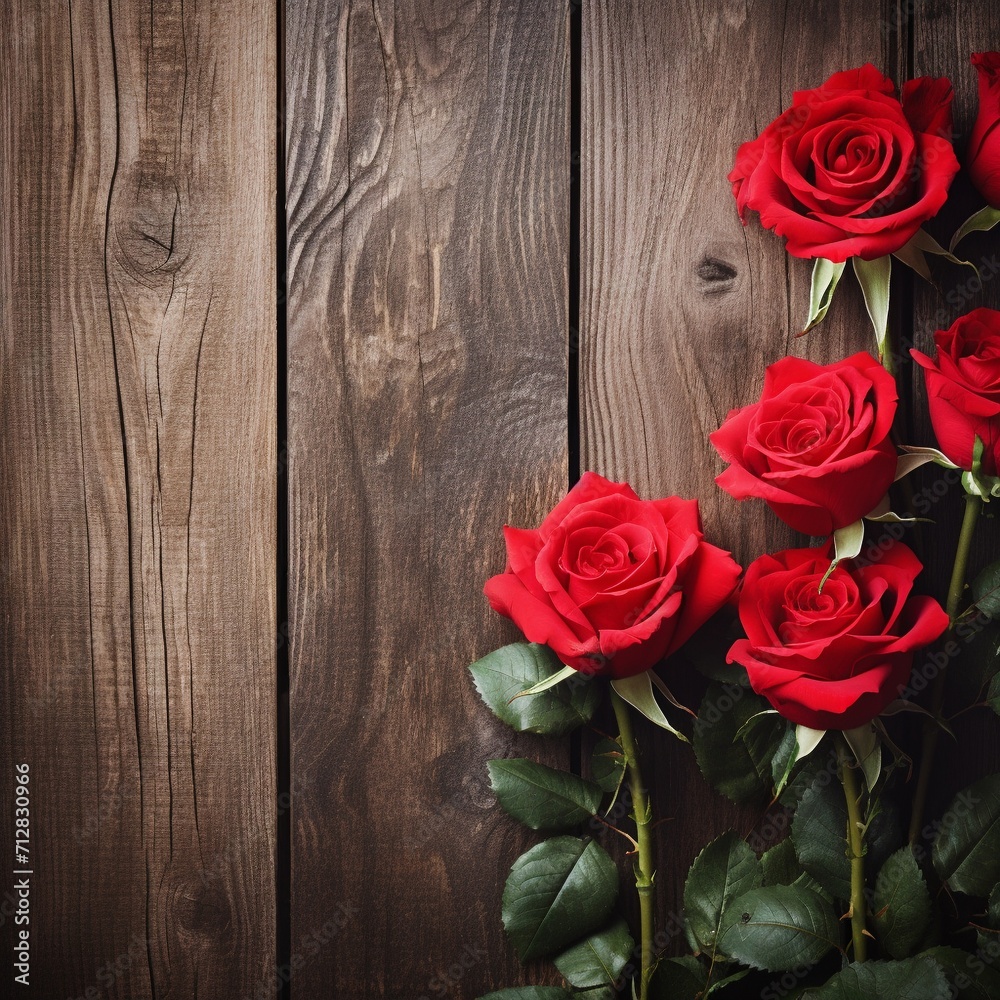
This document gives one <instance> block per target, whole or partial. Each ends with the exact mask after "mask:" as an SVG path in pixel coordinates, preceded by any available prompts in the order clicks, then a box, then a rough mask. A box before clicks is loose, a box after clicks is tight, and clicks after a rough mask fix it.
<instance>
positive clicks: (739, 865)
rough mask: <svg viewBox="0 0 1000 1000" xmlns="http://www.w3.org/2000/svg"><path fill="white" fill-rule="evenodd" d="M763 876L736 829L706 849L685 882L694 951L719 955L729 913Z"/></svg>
mask: <svg viewBox="0 0 1000 1000" xmlns="http://www.w3.org/2000/svg"><path fill="white" fill-rule="evenodd" d="M763 877H764V876H763V869H762V868H761V864H760V861H759V860H758V859H757V855H756V854H754V852H753V851H752V850H751V849H750V848H749V847H748V846H747V844H746V843H744V841H743V840H741V839H740V837H739V835H738V834H736V833H734V832H733V831H732V830H730V831H729V832H728V833H724V834H723V835H722V836H721V837H719V838H718V839H717V840H713V841H712V843H710V844H709V845H708V846H707V847H705V848H704V849H703V850H702V852H701V853H700V854H699V855H698V857H696V858H695V859H694V864H692V865H691V870H690V871H689V872H688V877H687V881H686V882H685V883H684V931H685V933H686V934H687V939H688V943H689V944H690V945H691V947H692V949H693V950H694V951H696V952H697V951H703V952H707V953H708V954H709V955H714V954H715V951H716V947H717V945H718V938H719V931H720V928H721V926H722V922H723V919H724V917H725V914H726V910H727V909H728V907H729V906H730V904H731V903H732V902H733V900H734V899H735V898H736V897H737V896H742V895H743V894H744V893H745V892H749V891H750V890H751V889H756V888H759V886H760V885H761V882H762V881H763Z"/></svg>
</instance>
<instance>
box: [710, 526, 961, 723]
mask: <svg viewBox="0 0 1000 1000" xmlns="http://www.w3.org/2000/svg"><path fill="white" fill-rule="evenodd" d="M832 554H833V550H832V545H831V544H829V543H828V544H827V545H826V546H824V547H823V548H820V549H789V550H787V551H785V552H779V553H777V554H776V555H773V556H762V557H761V558H760V559H757V560H756V561H755V562H754V563H752V564H751V566H750V568H749V569H748V570H747V573H746V578H745V581H744V584H743V590H742V593H741V594H740V620H741V622H742V623H743V628H744V631H745V632H746V634H747V638H746V639H740V640H738V641H737V642H736V643H735V644H734V645H733V647H732V649H730V651H729V662H730V663H732V662H734V661H735V662H736V663H741V664H742V665H743V666H744V667H746V669H747V673H748V674H749V675H750V686H751V687H752V688H753V689H754V691H756V692H757V693H758V694H761V695H763V696H764V697H765V698H767V700H768V701H769V702H770V703H771V704H772V705H773V706H774V707H775V708H776V709H777V710H778V711H779V712H780V713H781V714H782V715H783V716H784V717H785V718H786V719H790V720H791V721H792V722H794V723H796V724H797V725H801V726H808V727H809V728H811V729H855V728H856V727H858V726H861V725H864V724H865V723H866V722H870V721H871V720H872V719H874V718H875V716H876V715H878V714H879V713H880V712H881V711H882V710H883V709H884V708H885V707H886V706H887V705H888V704H889V703H890V702H891V701H894V700H895V699H896V698H897V697H898V696H899V692H900V690H901V689H902V688H903V687H904V686H905V685H906V683H907V681H908V679H909V676H910V668H911V666H912V663H913V654H914V652H915V651H916V650H917V649H920V648H921V647H922V646H926V645H927V644H928V643H931V642H933V641H934V640H935V639H937V637H938V636H939V635H941V633H942V632H944V630H945V629H946V628H947V627H948V616H947V615H946V614H945V613H944V611H943V610H942V609H941V606H940V605H939V604H938V603H937V601H935V600H934V599H933V598H930V597H911V596H910V591H911V589H912V587H913V581H914V580H915V579H916V577H917V574H918V573H919V572H920V570H921V569H922V568H923V567H922V566H921V565H920V562H919V561H918V559H917V557H916V556H915V555H914V554H913V553H912V552H911V551H910V550H909V549H908V548H907V547H906V546H905V545H903V544H902V543H899V542H896V543H894V544H893V545H892V547H891V548H889V549H888V550H887V551H886V552H885V553H884V555H883V556H882V558H881V559H880V560H879V561H878V562H876V563H872V564H871V565H861V564H859V563H852V562H850V561H845V562H841V563H839V564H838V566H837V568H836V569H835V570H834V571H833V574H832V575H831V576H830V578H829V579H828V580H827V581H826V583H825V584H824V585H823V590H822V593H821V592H820V589H819V585H820V581H821V580H822V579H823V574H824V573H826V571H827V570H828V569H829V567H830V559H831V557H832Z"/></svg>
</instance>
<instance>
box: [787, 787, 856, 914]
mask: <svg viewBox="0 0 1000 1000" xmlns="http://www.w3.org/2000/svg"><path fill="white" fill-rule="evenodd" d="M792 843H793V844H794V845H795V856H796V857H797V858H798V859H799V864H800V865H802V867H803V868H804V869H805V871H806V872H808V873H809V874H810V875H811V876H812V877H813V878H814V879H816V881H817V882H819V884H820V885H821V886H823V888H824V889H826V890H827V891H828V892H831V893H833V895H834V896H836V897H837V898H838V899H850V896H851V862H850V861H849V859H848V857H847V805H846V803H845V802H844V796H843V793H842V792H841V788H840V784H839V783H834V782H828V783H824V781H823V780H822V779H821V778H818V779H817V780H816V781H814V782H813V784H812V785H811V786H810V787H809V789H808V790H807V791H806V793H805V794H804V795H803V796H802V799H801V800H800V801H799V804H798V807H797V808H796V810H795V815H794V816H793V817H792Z"/></svg>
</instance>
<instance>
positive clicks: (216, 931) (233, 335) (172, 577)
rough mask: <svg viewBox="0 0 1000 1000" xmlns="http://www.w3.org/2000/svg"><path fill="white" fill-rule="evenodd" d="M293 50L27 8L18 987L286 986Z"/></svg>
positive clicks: (2, 90)
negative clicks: (283, 70)
mask: <svg viewBox="0 0 1000 1000" xmlns="http://www.w3.org/2000/svg"><path fill="white" fill-rule="evenodd" d="M275 31H276V24H275V11H274V6H273V4H264V3H258V2H245V0H222V2H219V3H212V4H208V3H192V2H190V0H189V2H187V3H186V4H185V3H184V2H181V0H176V2H163V3H160V2H157V3H154V4H150V3H139V2H113V3H110V4H101V3H82V2H75V3H74V2H66V3H59V4H54V3H52V4H50V3H25V4H20V3H18V4H8V5H6V6H5V9H4V13H3V15H2V16H0V116H2V119H3V123H2V128H0V136H2V140H0V141H2V143H3V147H2V163H3V171H2V173H0V227H2V228H0V338H2V341H0V342H2V359H0V415H2V416H0V428H2V432H0V546H2V550H0V551H2V563H0V564H2V573H0V609H2V611H0V651H2V657H3V671H2V676H3V681H2V685H3V687H2V691H0V704H2V711H3V730H4V732H3V753H2V757H0V761H2V763H0V766H2V774H3V780H2V782H0V789H2V800H0V823H2V833H0V845H2V864H0V868H2V870H3V873H4V874H3V885H4V890H3V891H4V898H5V900H7V902H5V903H4V908H3V918H2V919H0V923H2V927H3V930H2V934H0V940H2V947H3V951H4V955H5V961H4V963H3V968H4V975H5V977H6V976H7V975H8V973H9V970H10V967H11V962H10V956H11V955H12V954H13V947H14V933H13V932H14V930H15V926H16V925H15V923H14V921H13V920H12V919H11V914H10V912H9V907H8V905H7V903H9V901H10V900H11V896H10V895H7V894H8V893H9V892H10V891H11V890H12V879H11V874H10V873H11V871H12V866H13V862H14V851H13V837H12V834H13V829H14V826H13V824H14V815H13V799H12V793H13V769H14V765H15V764H17V763H27V764H28V765H30V769H31V770H30V775H31V779H30V789H31V796H30V800H31V807H30V808H31V841H30V869H31V870H32V871H33V875H32V876H31V878H30V881H31V896H30V900H31V911H30V912H31V922H30V925H29V927H28V929H29V930H30V934H31V937H30V942H31V978H30V986H29V987H28V988H27V989H24V988H23V987H17V986H14V988H13V989H12V988H11V987H12V983H11V981H10V980H9V979H5V981H4V984H3V987H2V991H3V994H4V995H5V996H6V995H14V993H15V992H17V994H18V995H21V996H30V997H39V998H46V1000H51V998H62V997H73V998H75V997H79V996H84V997H86V998H87V1000H94V998H95V997H152V996H156V997H158V998H166V997H195V996H198V997H218V998H222V997H227V998H228V997H234V996H244V995H246V994H249V993H250V992H251V991H253V990H255V989H256V988H257V985H258V984H259V983H261V982H262V981H264V980H265V979H266V978H267V977H268V976H269V974H270V970H271V969H272V968H273V964H274V954H275V948H274V926H275V910H274V906H275V897H274V864H273V852H274V846H275V833H274V830H275V818H274V814H275V779H274V774H275V718H276V711H275V690H276V679H275V653H274V624H275V621H274V620H275V572H274V565H275V564H274V560H275V481H274V467H275V455H276V449H275V387H276V377H277V373H276V346H275V344H276V324H275V304H274V293H273V287H274V278H273V262H274V254H275V222H274V218H275V217H274V203H275V193H276V192H275V157H274V149H275V147H274V120H275V94H276V79H275V55H276V50H277V40H276V36H275ZM18 929H20V928H18Z"/></svg>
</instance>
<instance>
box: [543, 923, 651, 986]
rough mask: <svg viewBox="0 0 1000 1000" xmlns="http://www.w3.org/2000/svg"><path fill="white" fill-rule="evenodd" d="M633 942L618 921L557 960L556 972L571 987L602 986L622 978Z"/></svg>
mask: <svg viewBox="0 0 1000 1000" xmlns="http://www.w3.org/2000/svg"><path fill="white" fill-rule="evenodd" d="M633 948H635V941H633V940H632V935H631V934H629V931H628V924H626V923H625V921H624V920H617V921H616V922H615V923H613V924H612V925H611V926H610V927H606V928H605V929H604V930H603V931H599V932H598V933H597V934H591V936H590V937H588V938H586V939H585V940H583V941H581V942H580V943H579V944H575V945H573V947H572V948H570V949H568V950H567V951H564V952H563V953H562V954H561V955H558V956H556V958H555V960H554V961H555V965H556V968H557V969H558V970H559V971H560V972H561V973H562V975H563V978H564V979H565V980H566V981H567V982H568V983H569V984H570V986H578V987H586V986H603V985H605V984H611V983H613V982H615V980H616V979H617V978H618V977H619V976H620V975H621V973H622V969H624V968H625V965H626V964H627V962H628V960H629V959H630V958H631V957H632V949H633Z"/></svg>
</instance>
